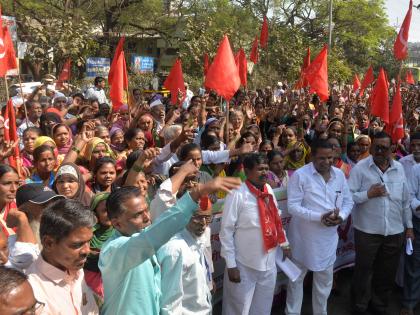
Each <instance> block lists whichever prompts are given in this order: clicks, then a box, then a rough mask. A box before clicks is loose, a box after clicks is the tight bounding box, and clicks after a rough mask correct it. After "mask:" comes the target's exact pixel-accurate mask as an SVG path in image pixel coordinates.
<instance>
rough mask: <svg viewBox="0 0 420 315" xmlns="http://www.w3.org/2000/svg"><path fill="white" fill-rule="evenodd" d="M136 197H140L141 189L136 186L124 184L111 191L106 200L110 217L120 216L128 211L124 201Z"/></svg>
mask: <svg viewBox="0 0 420 315" xmlns="http://www.w3.org/2000/svg"><path fill="white" fill-rule="evenodd" d="M135 197H140V189H139V188H138V187H134V186H124V187H121V188H119V189H116V190H115V191H113V192H111V194H110V195H109V197H108V199H107V200H106V211H107V213H108V218H109V219H113V218H118V217H119V216H120V215H121V214H123V213H124V212H125V211H126V209H125V207H124V206H123V203H124V202H126V201H127V200H129V199H130V198H135Z"/></svg>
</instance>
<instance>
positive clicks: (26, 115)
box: [18, 69, 29, 127]
mask: <svg viewBox="0 0 420 315" xmlns="http://www.w3.org/2000/svg"><path fill="white" fill-rule="evenodd" d="M18 78H19V86H20V93H21V97H22V101H23V110H24V111H25V119H26V126H28V127H29V125H28V124H29V120H28V110H27V109H26V102H25V99H24V98H23V86H22V79H21V77H20V69H18Z"/></svg>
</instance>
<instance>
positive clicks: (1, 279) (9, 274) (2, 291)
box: [0, 266, 28, 300]
mask: <svg viewBox="0 0 420 315" xmlns="http://www.w3.org/2000/svg"><path fill="white" fill-rule="evenodd" d="M27 280H28V276H27V275H25V274H24V273H23V272H21V271H19V270H17V269H14V268H8V267H5V266H0V297H1V296H3V297H6V296H7V295H8V294H9V293H10V291H12V290H13V289H15V288H17V287H18V286H20V285H21V284H23V283H24V282H25V281H27ZM0 300H3V298H1V299H0Z"/></svg>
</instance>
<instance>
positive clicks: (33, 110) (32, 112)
mask: <svg viewBox="0 0 420 315" xmlns="http://www.w3.org/2000/svg"><path fill="white" fill-rule="evenodd" d="M26 110H27V111H28V120H26V119H23V120H22V123H21V124H20V126H19V127H18V128H17V134H18V136H19V148H20V149H21V150H22V149H23V132H24V131H25V130H26V129H27V128H29V127H39V118H40V117H41V115H42V107H41V104H40V103H39V102H38V101H30V102H26Z"/></svg>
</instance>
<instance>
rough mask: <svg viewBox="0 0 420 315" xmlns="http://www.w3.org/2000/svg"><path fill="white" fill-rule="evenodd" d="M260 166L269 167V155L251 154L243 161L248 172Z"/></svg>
mask: <svg viewBox="0 0 420 315" xmlns="http://www.w3.org/2000/svg"><path fill="white" fill-rule="evenodd" d="M260 164H267V165H268V158H267V155H265V154H262V153H250V154H248V155H246V156H245V158H244V161H243V166H244V168H245V169H247V170H252V169H253V168H254V167H255V166H256V165H260Z"/></svg>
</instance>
